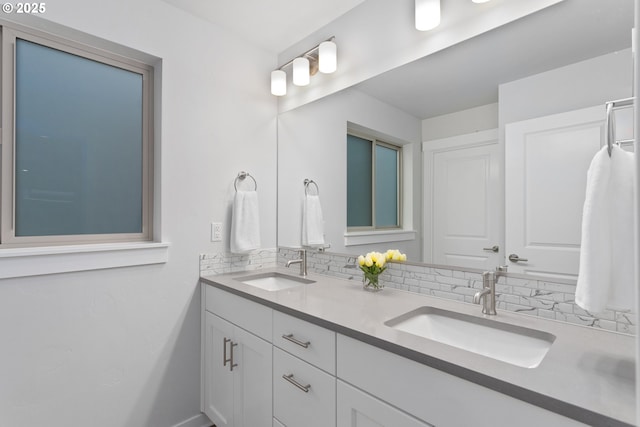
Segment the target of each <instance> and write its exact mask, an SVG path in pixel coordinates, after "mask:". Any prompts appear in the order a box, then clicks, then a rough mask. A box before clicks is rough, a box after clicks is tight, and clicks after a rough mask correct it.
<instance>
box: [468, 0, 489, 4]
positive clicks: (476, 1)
mask: <svg viewBox="0 0 640 427" xmlns="http://www.w3.org/2000/svg"><path fill="white" fill-rule="evenodd" d="M471 1H472V2H474V3H486V2H488V1H489V0H471Z"/></svg>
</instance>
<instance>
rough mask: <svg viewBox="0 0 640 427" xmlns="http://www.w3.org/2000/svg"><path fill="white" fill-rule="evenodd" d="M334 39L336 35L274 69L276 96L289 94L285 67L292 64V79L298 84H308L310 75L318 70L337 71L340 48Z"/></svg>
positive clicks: (272, 84) (272, 81) (273, 78)
mask: <svg viewBox="0 0 640 427" xmlns="http://www.w3.org/2000/svg"><path fill="white" fill-rule="evenodd" d="M334 40H335V37H331V38H329V39H328V40H325V41H323V42H322V43H320V44H318V45H316V46H314V47H313V48H311V49H309V50H308V51H306V52H305V53H303V54H302V55H299V56H298V57H297V58H295V59H292V60H291V61H289V62H287V63H286V64H284V65H282V66H280V67H278V68H277V69H276V70H274V71H272V72H271V94H272V95H275V96H284V95H286V94H287V73H286V72H285V71H284V69H285V68H286V67H288V66H290V65H291V66H292V71H293V77H292V81H293V84H294V85H296V86H307V85H308V84H309V82H310V77H311V76H313V75H315V74H316V73H317V72H318V71H320V72H321V73H326V74H329V73H333V72H334V71H336V69H337V68H338V67H337V65H338V61H337V50H338V49H337V46H336V43H335V41H334Z"/></svg>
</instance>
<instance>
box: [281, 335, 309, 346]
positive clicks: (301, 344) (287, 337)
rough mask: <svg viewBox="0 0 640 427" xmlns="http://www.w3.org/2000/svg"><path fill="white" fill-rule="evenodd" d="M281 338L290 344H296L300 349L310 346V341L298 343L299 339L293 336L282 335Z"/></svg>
mask: <svg viewBox="0 0 640 427" xmlns="http://www.w3.org/2000/svg"><path fill="white" fill-rule="evenodd" d="M282 338H284V339H285V340H287V341H291V342H292V343H294V344H297V345H299V346H300V347H304V348H309V345H310V344H311V341H306V342H303V341H300V340H299V339H297V338H296V337H294V336H293V334H289V335H283V336H282Z"/></svg>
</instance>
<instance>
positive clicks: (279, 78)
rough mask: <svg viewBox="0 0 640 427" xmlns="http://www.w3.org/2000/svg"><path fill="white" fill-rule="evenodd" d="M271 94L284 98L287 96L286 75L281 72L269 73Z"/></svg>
mask: <svg viewBox="0 0 640 427" xmlns="http://www.w3.org/2000/svg"><path fill="white" fill-rule="evenodd" d="M271 94H272V95H275V96H284V95H286V94H287V73H285V72H284V71H282V70H275V71H272V72H271Z"/></svg>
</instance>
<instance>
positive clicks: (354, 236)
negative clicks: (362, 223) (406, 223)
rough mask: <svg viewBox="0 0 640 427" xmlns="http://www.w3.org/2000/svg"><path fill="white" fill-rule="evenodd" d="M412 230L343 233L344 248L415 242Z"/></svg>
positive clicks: (414, 232)
mask: <svg viewBox="0 0 640 427" xmlns="http://www.w3.org/2000/svg"><path fill="white" fill-rule="evenodd" d="M415 238H416V231H414V230H384V231H380V230H378V231H352V232H347V233H344V245H345V246H357V245H370V244H373V243H388V242H403V241H407V240H415Z"/></svg>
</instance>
